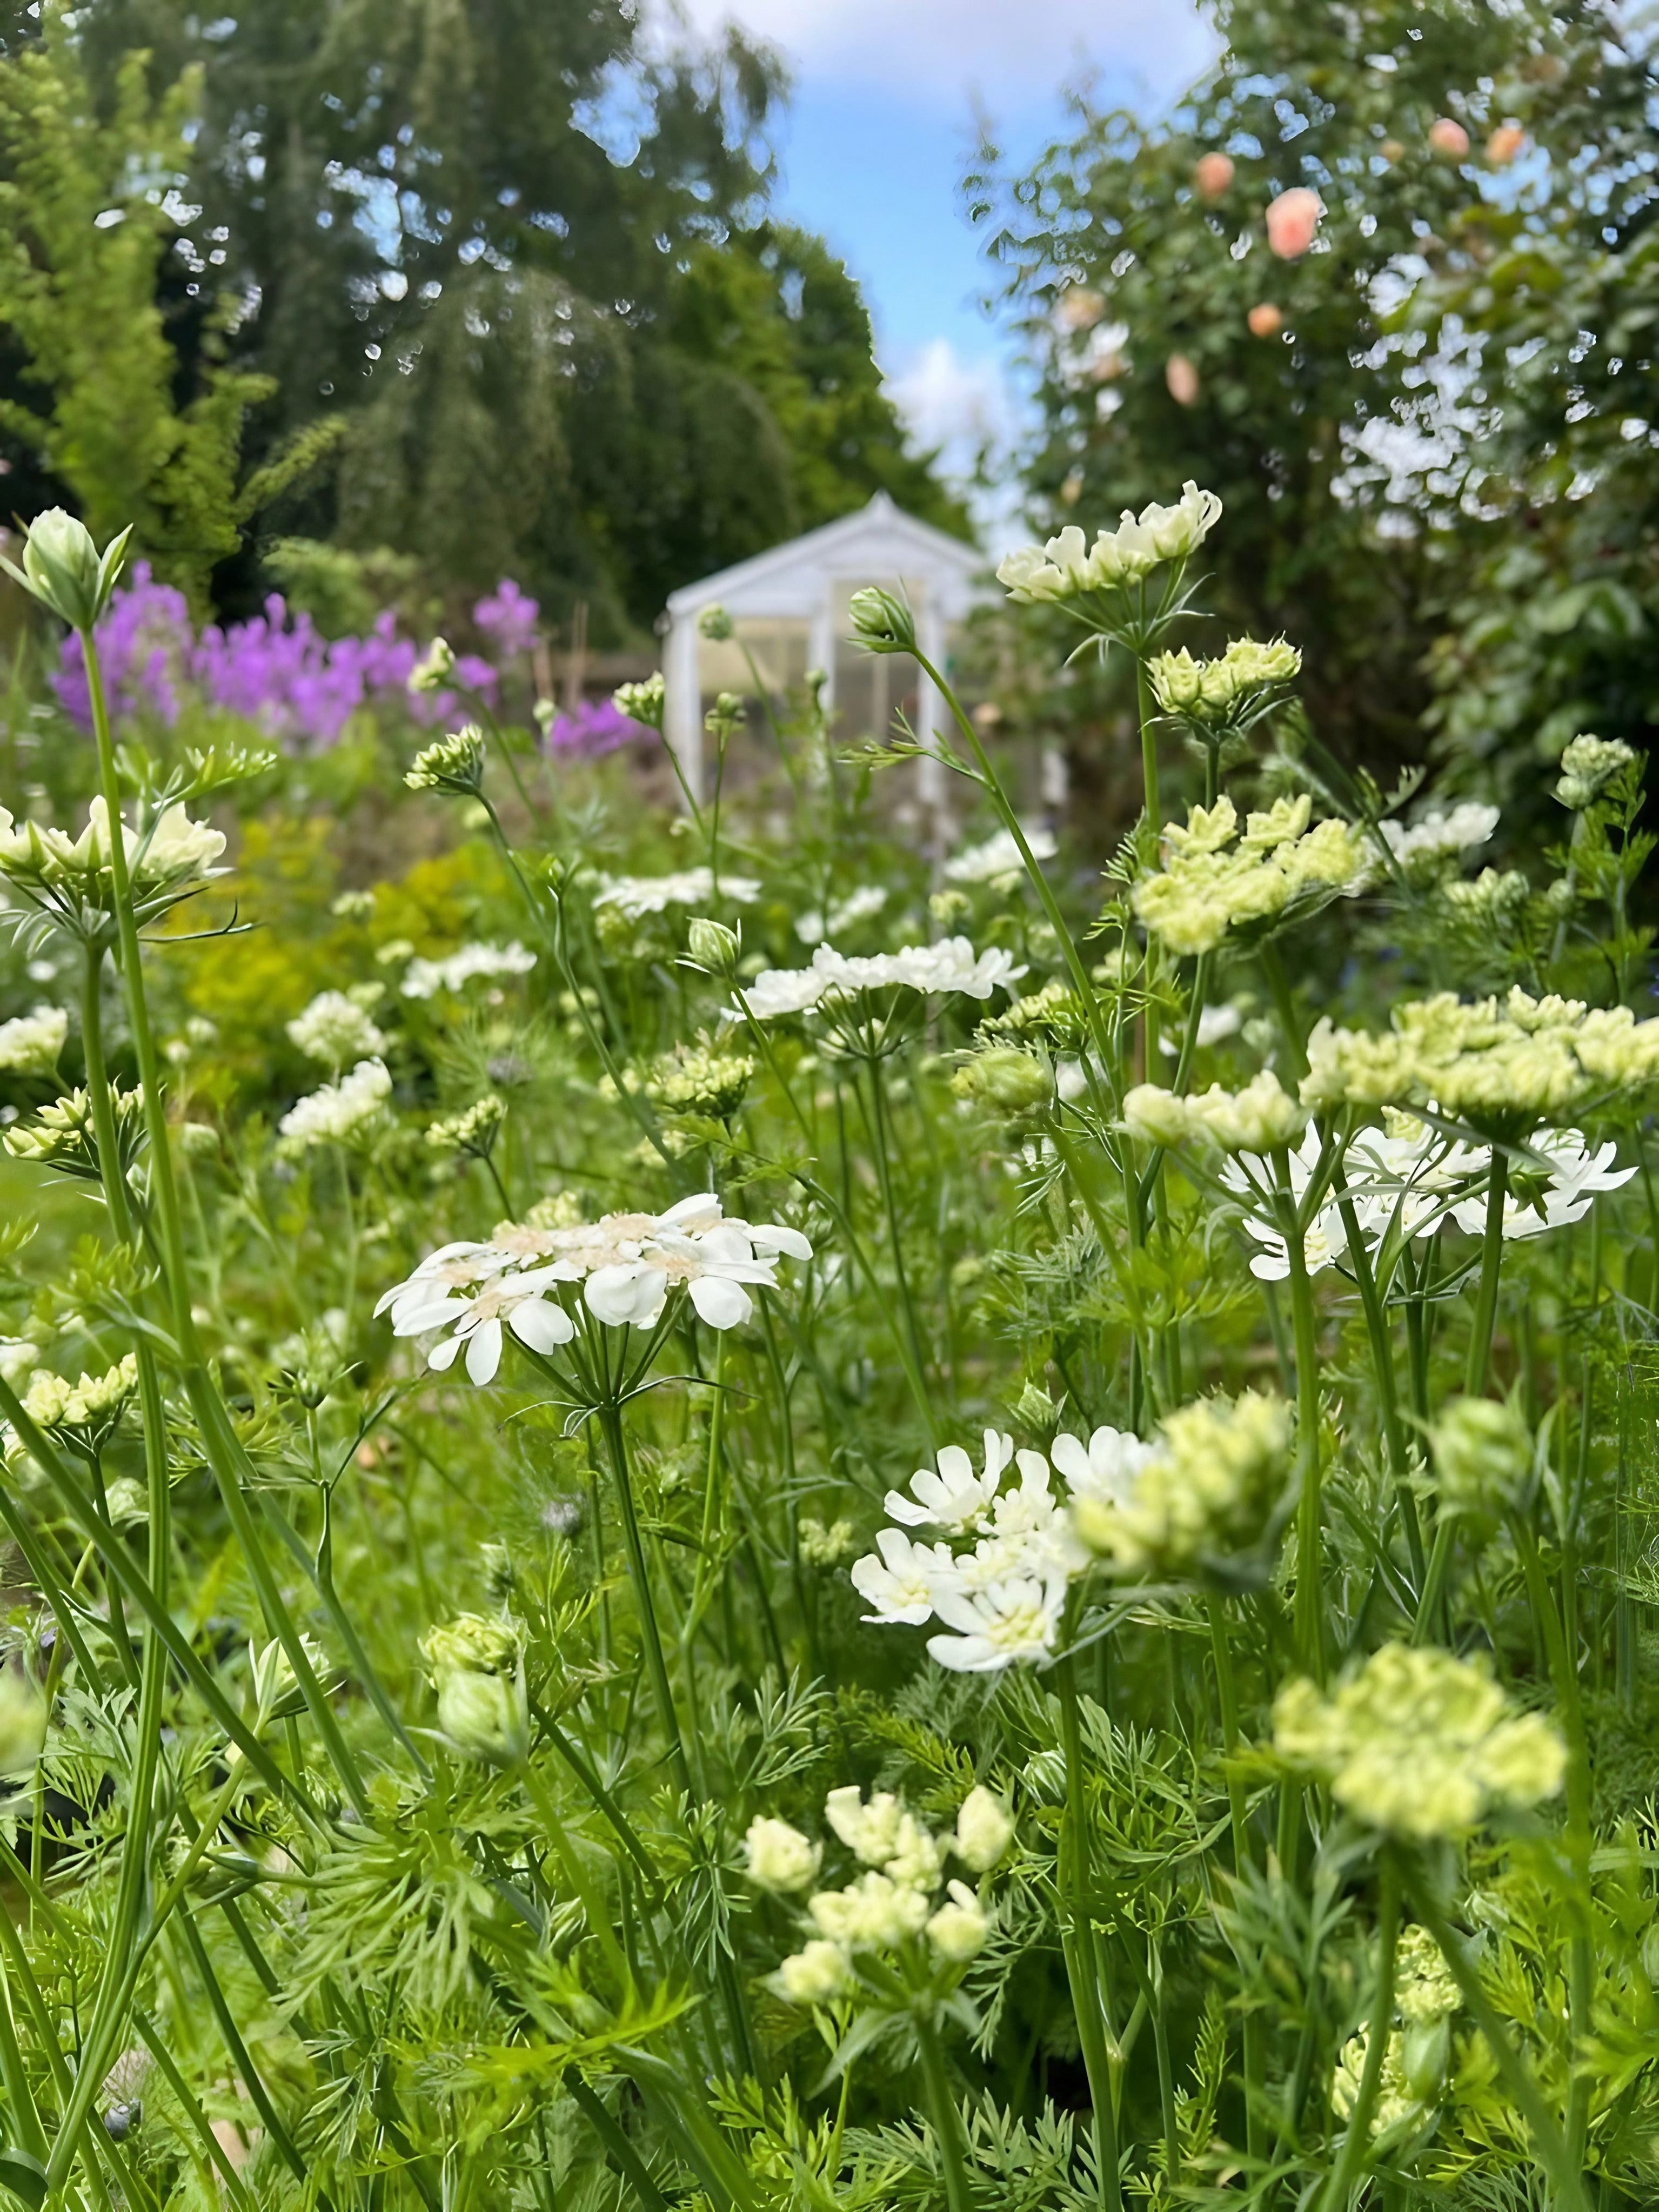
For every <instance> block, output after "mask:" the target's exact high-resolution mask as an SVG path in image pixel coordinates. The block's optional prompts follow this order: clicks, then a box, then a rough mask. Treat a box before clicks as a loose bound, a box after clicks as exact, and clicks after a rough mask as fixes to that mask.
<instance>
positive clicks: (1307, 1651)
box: [1276, 1152, 1325, 1682]
mask: <svg viewBox="0 0 1659 2212" xmlns="http://www.w3.org/2000/svg"><path fill="white" fill-rule="evenodd" d="M1276 1158H1277V1162H1278V1170H1279V1186H1280V1190H1281V1193H1282V1198H1281V1204H1280V1212H1281V1213H1282V1215H1283V1218H1284V1227H1285V1253H1286V1255H1287V1257H1288V1259H1289V1261H1290V1268H1291V1328H1292V1330H1293V1332H1294V1335H1295V1340H1296V1448H1297V1461H1298V1463H1299V1479H1298V1486H1297V1509H1296V1627H1297V1643H1298V1644H1300V1646H1301V1650H1302V1662H1303V1664H1304V1666H1305V1667H1306V1668H1307V1669H1308V1672H1309V1673H1310V1674H1311V1675H1312V1677H1313V1679H1314V1680H1315V1681H1316V1682H1321V1681H1323V1680H1324V1678H1325V1606H1324V1573H1323V1567H1324V1562H1323V1559H1322V1541H1323V1521H1322V1511H1321V1498H1320V1466H1319V1366H1318V1361H1319V1349H1318V1339H1317V1331H1316V1324H1315V1318H1314V1301H1313V1285H1312V1283H1311V1281H1310V1279H1309V1275H1308V1261H1307V1251H1306V1248H1305V1246H1304V1242H1303V1226H1302V1218H1301V1214H1300V1212H1299V1210H1298V1209H1297V1206H1296V1204H1295V1202H1294V1200H1292V1198H1291V1184H1290V1164H1289V1160H1288V1158H1287V1156H1286V1155H1285V1153H1284V1152H1279V1154H1277V1155H1276Z"/></svg>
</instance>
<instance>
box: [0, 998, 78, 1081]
mask: <svg viewBox="0 0 1659 2212" xmlns="http://www.w3.org/2000/svg"><path fill="white" fill-rule="evenodd" d="M68 1035H69V1016H68V1015H67V1014H66V1013H65V1012H64V1010H63V1008H62V1007H61V1006H37V1007H36V1008H35V1010H34V1012H33V1013H32V1014H19V1015H18V1016H17V1017H16V1018H15V1020H13V1021H9V1022H0V1073H3V1074H6V1075H50V1074H52V1073H53V1071H54V1070H55V1069H56V1067H57V1066H58V1054H59V1053H60V1052H62V1050H63V1049H64V1038H65V1037H66V1036H68Z"/></svg>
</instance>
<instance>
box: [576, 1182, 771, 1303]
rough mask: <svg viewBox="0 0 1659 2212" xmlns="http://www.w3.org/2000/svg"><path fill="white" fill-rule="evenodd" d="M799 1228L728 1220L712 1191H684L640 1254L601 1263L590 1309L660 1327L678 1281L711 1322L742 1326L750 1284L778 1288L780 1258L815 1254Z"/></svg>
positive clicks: (592, 1282) (591, 1279) (589, 1292)
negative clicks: (692, 1195) (693, 1194)
mask: <svg viewBox="0 0 1659 2212" xmlns="http://www.w3.org/2000/svg"><path fill="white" fill-rule="evenodd" d="M811 1256H812V1247H811V1244H810V1243H808V1242H807V1240H806V1239H805V1237H803V1236H802V1235H801V1233H800V1231H799V1230H798V1229H787V1228H784V1227H782V1226H781V1225H778V1224H776V1223H759V1224H751V1223H750V1222H747V1221H738V1220H727V1219H726V1218H725V1217H724V1216H723V1215H722V1213H721V1211H720V1200H719V1199H717V1198H715V1197H714V1196H713V1194H705V1195H703V1196H702V1197H698V1198H683V1199H682V1200H680V1201H679V1203H678V1205H677V1206H670V1207H669V1209H668V1211H667V1212H666V1213H665V1214H662V1215H660V1216H659V1217H658V1218H656V1219H655V1220H654V1221H653V1223H652V1225H651V1227H650V1230H649V1231H648V1233H647V1235H646V1236H644V1237H641V1239H640V1240H639V1249H638V1250H637V1252H636V1253H635V1254H634V1255H632V1256H629V1257H627V1258H618V1259H617V1260H615V1261H611V1262H610V1263H609V1264H608V1265H606V1266H605V1267H598V1268H596V1269H594V1271H593V1272H592V1273H591V1274H590V1275H589V1276H588V1278H587V1280H586V1285H585V1286H584V1289H583V1292H582V1295H583V1297H584V1298H585V1300H586V1304H587V1309H588V1311H589V1312H590V1313H592V1316H594V1318H595V1319H596V1320H597V1321H602V1322H608V1323H609V1324H610V1325H611V1327H612V1328H623V1327H624V1326H631V1327H633V1328H654V1326H655V1325H656V1322H657V1321H658V1318H659V1316H660V1315H661V1312H662V1310H663V1305H664V1304H665V1300H666V1298H667V1297H668V1293H669V1291H671V1289H672V1288H673V1287H674V1285H676V1284H678V1283H683V1284H684V1285H685V1289H686V1293H687V1296H688V1297H690V1300H691V1304H692V1305H693V1306H694V1307H695V1308H696V1312H697V1316H698V1318H699V1319H700V1320H702V1321H705V1322H708V1326H709V1328H722V1329H723V1328H736V1327H737V1326H738V1323H739V1322H745V1321H747V1320H748V1318H749V1316H750V1314H752V1313H753V1311H754V1310H755V1302H754V1300H753V1299H752V1298H751V1297H750V1295H749V1292H748V1290H747V1289H746V1288H745V1285H748V1284H751V1283H753V1284H759V1285H761V1286H762V1287H763V1288H764V1289H768V1290H770V1289H773V1288H775V1286H776V1283H777V1273H776V1270H777V1263H778V1261H779V1260H780V1259H781V1258H788V1259H791V1260H810V1259H811Z"/></svg>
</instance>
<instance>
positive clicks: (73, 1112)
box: [5, 1084, 144, 1182]
mask: <svg viewBox="0 0 1659 2212" xmlns="http://www.w3.org/2000/svg"><path fill="white" fill-rule="evenodd" d="M110 1098H111V1103H112V1106H113V1109H114V1115H115V1134H116V1142H117V1146H118V1150H119V1152H120V1155H121V1167H122V1170H123V1172H124V1173H125V1170H127V1169H128V1168H130V1167H131V1164H132V1162H133V1161H134V1159H136V1158H137V1153H138V1147H139V1145H140V1143H141V1142H142V1141H143V1133H144V1122H143V1115H144V1094H143V1091H142V1090H136V1091H123V1090H122V1089H121V1087H120V1085H118V1084H112V1085H111V1086H110ZM5 1143H6V1150H7V1151H8V1152H9V1153H10V1154H11V1156H12V1158H14V1159H18V1160H27V1161H28V1162H30V1164H32V1165H33V1166H36V1167H52V1168H56V1169H57V1170H58V1173H59V1174H60V1175H68V1176H79V1177H80V1178H81V1179H82V1181H84V1182H97V1181H98V1176H99V1169H98V1139H97V1137H96V1135H95V1134H94V1130H93V1125H92V1101H91V1099H90V1098H89V1097H88V1095H87V1093H86V1092H85V1091H65V1092H64V1095H63V1097H61V1098H55V1099H53V1100H52V1103H51V1104H50V1105H46V1106H43V1107H42V1108H41V1109H40V1112H39V1114H37V1115H36V1116H35V1118H34V1120H33V1121H18V1122H15V1123H14V1124H13V1125H12V1127H10V1128H9V1129H8V1130H7V1132H6V1138H5Z"/></svg>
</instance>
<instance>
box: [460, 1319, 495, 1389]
mask: <svg viewBox="0 0 1659 2212" xmlns="http://www.w3.org/2000/svg"><path fill="white" fill-rule="evenodd" d="M500 1365H501V1323H500V1322H498V1321H486V1322H480V1323H479V1325H478V1327H477V1328H475V1329H474V1330H473V1332H472V1334H471V1336H470V1337H468V1339H467V1340H466V1371H467V1373H468V1374H469V1375H470V1376H471V1378H472V1380H473V1381H474V1382H475V1383H493V1382H494V1381H495V1370H496V1369H497V1368H498V1367H499V1366H500Z"/></svg>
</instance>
